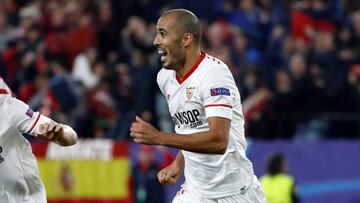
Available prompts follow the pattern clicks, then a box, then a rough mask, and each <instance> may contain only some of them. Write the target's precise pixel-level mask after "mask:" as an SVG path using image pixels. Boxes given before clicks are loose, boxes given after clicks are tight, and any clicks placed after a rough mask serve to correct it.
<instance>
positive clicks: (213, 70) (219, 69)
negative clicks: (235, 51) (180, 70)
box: [204, 54, 231, 75]
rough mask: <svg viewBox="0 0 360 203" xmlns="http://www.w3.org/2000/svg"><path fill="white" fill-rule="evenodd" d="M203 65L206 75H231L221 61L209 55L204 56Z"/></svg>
mask: <svg viewBox="0 0 360 203" xmlns="http://www.w3.org/2000/svg"><path fill="white" fill-rule="evenodd" d="M204 65H205V66H206V71H207V72H208V74H212V75H217V74H219V73H220V74H229V73H230V74H231V72H230V69H229V67H228V66H227V65H226V64H225V63H224V62H223V61H222V60H220V59H218V58H216V57H214V56H211V55H209V54H206V56H205V58H204Z"/></svg>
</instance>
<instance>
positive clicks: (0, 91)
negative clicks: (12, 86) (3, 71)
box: [0, 89, 9, 94]
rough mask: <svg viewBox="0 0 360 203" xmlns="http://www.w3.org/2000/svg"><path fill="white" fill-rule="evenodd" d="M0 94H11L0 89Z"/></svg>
mask: <svg viewBox="0 0 360 203" xmlns="http://www.w3.org/2000/svg"><path fill="white" fill-rule="evenodd" d="M0 94H9V92H8V91H7V90H6V89H0Z"/></svg>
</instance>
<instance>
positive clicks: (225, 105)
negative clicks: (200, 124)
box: [205, 104, 232, 109]
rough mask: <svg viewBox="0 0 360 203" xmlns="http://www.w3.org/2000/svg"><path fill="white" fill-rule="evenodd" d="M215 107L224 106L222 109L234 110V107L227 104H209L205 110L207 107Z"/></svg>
mask: <svg viewBox="0 0 360 203" xmlns="http://www.w3.org/2000/svg"><path fill="white" fill-rule="evenodd" d="M214 106H222V107H228V108H230V109H232V106H230V105H227V104H208V105H205V108H206V107H214Z"/></svg>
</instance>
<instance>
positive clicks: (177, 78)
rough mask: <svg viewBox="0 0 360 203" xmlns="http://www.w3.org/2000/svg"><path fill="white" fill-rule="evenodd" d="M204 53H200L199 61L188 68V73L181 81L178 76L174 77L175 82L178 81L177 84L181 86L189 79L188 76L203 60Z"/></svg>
mask: <svg viewBox="0 0 360 203" xmlns="http://www.w3.org/2000/svg"><path fill="white" fill-rule="evenodd" d="M205 56H206V53H202V54H201V57H200V59H199V60H198V61H197V62H196V63H195V65H194V66H193V67H192V68H190V70H189V72H187V73H186V74H185V76H184V78H183V79H180V78H179V76H178V75H176V74H175V75H176V80H177V81H178V83H179V84H180V85H181V84H182V83H183V82H184V81H185V80H186V79H187V78H188V77H190V75H191V74H192V73H193V72H194V71H195V70H196V69H197V68H198V67H199V65H200V63H201V62H202V61H203V59H204V58H205Z"/></svg>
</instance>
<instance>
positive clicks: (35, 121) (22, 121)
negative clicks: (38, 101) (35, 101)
mask: <svg viewBox="0 0 360 203" xmlns="http://www.w3.org/2000/svg"><path fill="white" fill-rule="evenodd" d="M5 104H6V110H7V114H8V116H9V118H10V122H11V124H12V125H14V126H15V127H16V128H17V129H18V130H19V131H20V132H21V133H29V134H31V135H36V134H38V133H40V130H39V126H40V124H41V123H46V122H50V121H51V119H50V118H48V117H46V116H43V115H41V114H40V113H39V112H34V111H33V110H32V109H31V108H30V107H29V106H28V105H27V104H25V103H24V102H22V101H20V100H18V99H16V98H13V97H11V98H9V99H7V101H6V103H5Z"/></svg>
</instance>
